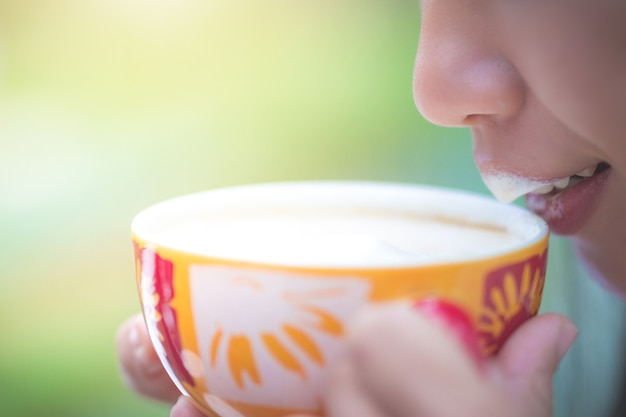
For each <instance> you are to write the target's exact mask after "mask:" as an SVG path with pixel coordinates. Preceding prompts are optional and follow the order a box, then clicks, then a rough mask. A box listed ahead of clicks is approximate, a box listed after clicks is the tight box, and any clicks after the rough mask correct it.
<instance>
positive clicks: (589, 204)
mask: <svg viewBox="0 0 626 417" xmlns="http://www.w3.org/2000/svg"><path fill="white" fill-rule="evenodd" d="M610 173H611V168H608V169H606V170H605V171H603V172H601V173H600V174H597V175H594V176H593V177H590V178H588V179H586V180H584V181H582V182H580V183H578V184H576V185H575V186H574V187H572V188H570V189H568V190H566V191H563V192H561V193H558V194H554V195H551V194H545V195H541V194H528V195H527V196H526V205H527V206H528V208H529V209H530V210H532V211H533V212H535V213H536V214H538V215H539V216H541V217H542V218H543V219H544V220H545V221H546V222H547V223H548V226H550V230H551V231H552V232H553V233H555V234H557V235H573V234H575V233H576V232H578V231H579V230H580V229H581V228H582V227H583V226H584V225H585V223H586V222H587V220H588V219H589V217H590V216H591V214H592V213H593V211H594V208H595V203H596V202H597V200H598V197H599V194H600V192H602V189H603V186H604V184H605V182H606V180H607V178H608V177H609V175H610Z"/></svg>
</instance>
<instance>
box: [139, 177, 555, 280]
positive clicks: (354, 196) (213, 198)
mask: <svg viewBox="0 0 626 417" xmlns="http://www.w3.org/2000/svg"><path fill="white" fill-rule="evenodd" d="M322 200H323V201H322ZM242 204H248V205H252V206H254V207H255V208H253V209H252V210H255V209H258V208H259V207H270V206H273V207H276V206H280V207H283V206H288V207H295V208H297V207H300V209H303V208H304V207H310V206H311V205H318V206H320V207H323V208H331V207H335V208H337V207H342V206H347V205H351V206H354V205H355V204H356V205H358V206H359V207H364V208H376V209H381V210H385V211H396V212H400V211H402V212H408V213H419V214H420V215H430V216H431V217H437V218H439V219H442V218H444V219H464V220H465V221H467V222H468V223H473V224H476V225H494V226H496V227H501V228H502V229H504V230H506V231H508V232H510V233H513V234H515V235H517V236H520V237H522V241H521V242H519V243H516V244H510V243H509V244H508V245H506V246H504V247H502V248H499V249H498V250H493V251H489V252H486V253H485V254H482V255H475V254H474V255H470V256H463V255H458V256H455V257H454V258H451V259H445V260H442V259H437V260H432V261H420V262H407V263H386V264H381V265H370V264H363V263H361V262H359V263H358V264H346V265H334V264H332V265H330V264H329V265H327V264H324V263H320V262H315V263H307V262H304V263H303V262H286V261H280V262H276V261H264V260H261V259H249V258H246V257H245V256H243V257H241V256H236V255H235V256H223V255H212V254H210V253H207V252H206V251H203V250H198V249H194V248H191V247H184V246H180V245H177V244H172V243H171V242H167V241H166V239H164V238H163V237H162V235H160V231H161V230H162V229H163V228H164V227H167V226H168V225H169V224H172V223H175V222H176V221H180V219H181V218H182V217H183V216H194V215H197V214H199V213H204V212H206V211H207V210H209V211H210V210H214V211H215V210H225V209H228V208H229V207H230V208H233V207H239V208H240V207H242V206H241V205H242ZM400 207H402V209H400ZM468 213H471V218H468ZM131 233H132V236H133V238H134V239H137V240H140V241H142V242H144V243H145V244H147V245H150V246H151V247H154V248H163V249H167V250H170V251H175V252H178V253H188V254H190V255H193V256H200V257H206V258H211V259H221V260H225V261H231V262H242V263H250V264H257V265H274V266H284V267H295V268H307V269H310V268H313V269H337V270H345V269H349V270H355V269H396V268H420V267H426V266H434V265H440V264H455V263H464V262H474V261H482V260H485V259H492V258H497V257H500V256H503V255H506V254H512V253H516V252H518V251H520V250H523V249H525V248H528V247H531V246H533V245H534V244H537V243H538V242H539V241H541V240H542V239H546V238H547V237H548V236H549V228H548V225H547V223H546V222H545V221H544V220H543V219H542V218H540V217H539V216H537V215H536V214H534V213H532V212H530V211H528V210H527V209H525V208H523V207H520V206H516V205H512V204H507V203H502V202H499V201H497V200H495V199H494V198H490V197H488V196H485V195H482V194H478V193H474V192H470V191H466V190H460V189H454V188H449V187H440V186H433V185H425V184H415V183H399V182H381V181H344V180H341V181H340V180H336V181H292V182H269V183H257V184H247V185H238V186H230V187H220V188H214V189H209V190H205V191H200V192H196V193H191V194H186V195H182V196H178V197H174V198H171V199H168V200H164V201H162V202H159V203H156V204H154V205H151V206H149V207H146V208H145V209H143V210H141V211H140V212H139V213H137V214H136V215H135V217H134V218H133V220H132V222H131Z"/></svg>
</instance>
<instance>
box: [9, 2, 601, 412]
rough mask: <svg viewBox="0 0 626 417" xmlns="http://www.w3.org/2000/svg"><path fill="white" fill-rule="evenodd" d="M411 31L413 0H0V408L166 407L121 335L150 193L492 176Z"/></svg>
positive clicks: (132, 298)
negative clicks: (416, 96)
mask: <svg viewBox="0 0 626 417" xmlns="http://www.w3.org/2000/svg"><path fill="white" fill-rule="evenodd" d="M418 31H419V10H418V4H417V2H415V1H409V0H342V1H334V0H333V1H331V0H318V1H308V2H306V1H294V0H291V1H287V0H283V1H278V0H263V1H258V0H228V1H214V0H54V1H53V0H19V1H17V0H13V1H11V0H0V249H1V250H0V330H1V331H2V336H1V338H0V341H1V342H0V415H2V416H19V417H22V416H67V417H71V416H89V417H96V416H138V415H143V416H167V415H168V410H167V408H166V407H165V406H162V405H159V404H155V403H151V402H148V401H146V400H143V399H140V398H138V397H136V396H134V395H133V394H131V393H130V392H128V391H127V390H126V388H125V387H124V386H123V385H122V383H121V382H120V378H119V376H118V371H117V365H116V359H115V352H114V346H113V339H114V334H115V331H116V328H117V326H118V325H119V324H120V323H121V322H122V321H123V320H124V319H125V318H127V317H128V316H130V315H131V314H133V313H135V312H137V311H138V309H139V303H138V299H137V294H136V288H135V281H134V271H133V262H132V258H131V243H130V237H129V224H130V221H131V219H132V217H133V215H134V214H135V213H136V212H138V211H139V210H140V209H142V208H144V207H146V206H148V205H150V204H152V203H155V202H157V201H160V200H163V199H166V198H169V197H173V196H176V195H180V194H185V193H189V192H194V191H199V190H204V189H207V188H213V187H220V186H228V185H235V184H244V183H255V182H266V181H285V180H309V179H366V180H387V181H402V182H415V183H429V184H439V185H444V186H453V187H457V188H465V189H470V190H474V191H477V192H480V193H486V189H485V188H484V187H483V185H482V183H481V182H480V178H479V176H478V174H477V172H476V169H475V168H474V166H473V163H472V159H471V142H470V140H469V132H467V131H465V130H453V129H441V128H436V127H433V126H431V125H430V124H428V123H427V122H425V121H424V120H423V119H422V118H421V117H420V116H419V114H418V112H417V111H416V110H415V108H414V105H413V101H412V92H411V78H412V69H413V68H412V67H413V60H414V55H415V50H416V47H417V39H418ZM558 245H562V244H561V243H559V244H557V245H556V246H555V247H557V249H558ZM559 250H560V249H558V250H555V253H556V252H558V251H559ZM562 251H563V252H564V253H565V255H564V256H566V257H567V256H570V255H568V253H569V252H568V249H567V248H566V247H565V246H564V249H563V250H562ZM554 259H555V262H558V259H559V258H558V257H555V258H554ZM551 262H552V261H551ZM568 265H569V264H568ZM570 269H576V268H575V267H572V268H570ZM569 273H570V274H580V273H579V272H578V270H577V269H576V270H575V271H574V272H572V271H570V272H569ZM556 280H558V279H557V278H555V281H556ZM556 292H557V293H558V291H556ZM548 293H550V290H549V289H548ZM598 297H599V299H600V301H598V303H599V304H602V305H603V303H604V298H602V297H604V295H599V296H598ZM559 300H561V299H557V301H556V303H555V304H554V305H556V307H555V309H556V310H558V311H565V310H567V308H568V307H567V306H568V301H567V299H562V300H561V301H559ZM548 305H549V304H548ZM579 356H581V355H579ZM571 372H574V373H575V370H574V371H571ZM569 378H570V377H568V379H569ZM568 392H569V391H568ZM563 395H567V392H566V393H565V394H563Z"/></svg>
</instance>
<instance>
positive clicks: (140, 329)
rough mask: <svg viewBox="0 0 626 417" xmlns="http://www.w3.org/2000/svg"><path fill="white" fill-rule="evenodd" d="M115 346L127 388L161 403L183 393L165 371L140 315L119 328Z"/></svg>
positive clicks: (121, 373) (171, 400) (170, 401)
mask: <svg viewBox="0 0 626 417" xmlns="http://www.w3.org/2000/svg"><path fill="white" fill-rule="evenodd" d="M115 345H116V350H117V357H118V364H119V372H120V376H121V379H122V381H123V382H124V384H125V385H126V386H128V387H129V388H130V389H131V390H133V391H135V392H136V393H138V394H140V395H143V396H146V397H149V398H152V399H155V400H158V401H163V402H168V403H173V402H174V401H176V399H177V398H178V396H179V395H180V392H179V391H178V388H176V386H175V385H174V383H173V382H172V380H171V379H170V377H169V376H168V375H167V372H166V371H165V369H164V368H163V365H162V364H161V361H160V360H159V357H158V355H157V353H156V351H155V350H154V347H153V346H152V342H151V341H150V336H149V335H148V331H147V329H146V326H145V322H144V320H143V316H142V315H141V314H137V315H134V316H132V317H130V318H129V319H127V320H126V321H125V322H124V323H123V324H122V325H121V326H120V327H119V329H118V331H117V333H116V335H115Z"/></svg>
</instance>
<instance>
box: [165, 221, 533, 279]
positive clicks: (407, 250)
mask: <svg viewBox="0 0 626 417" xmlns="http://www.w3.org/2000/svg"><path fill="white" fill-rule="evenodd" d="M523 240H524V238H523V237H521V236H518V235H516V234H514V233H511V232H509V231H507V230H505V229H504V228H499V227H495V226H484V225H483V226H480V225H472V224H469V223H467V222H463V221H446V220H445V219H436V218H428V217H423V216H422V217H420V216H417V215H412V214H409V213H393V212H377V211H371V212H368V211H350V210H326V211H325V210H292V211H288V210H286V211H276V210H265V211H256V212H255V211H253V212H228V213H211V215H207V216H205V217H202V218H200V217H198V218H192V219H189V218H188V219H185V220H184V221H183V220H181V221H179V222H176V223H172V224H170V225H169V226H167V227H164V228H163V229H162V230H160V231H159V241H160V242H163V243H166V245H167V246H169V247H173V248H176V249H179V250H184V251H190V252H194V253H198V254H203V255H208V256H213V257H218V258H226V259H233V260H240V261H249V262H262V263H273V264H286V265H298V266H321V267H383V266H385V267H389V266H406V265H419V264H424V263H436V262H439V261H450V260H457V259H467V258H473V257H481V256H485V255H487V254H491V253H494V252H501V251H503V250H505V249H507V248H510V247H512V246H517V245H518V244H520V243H522V242H523Z"/></svg>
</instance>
